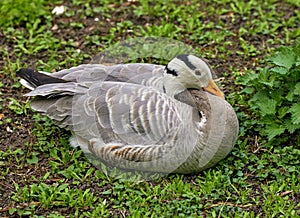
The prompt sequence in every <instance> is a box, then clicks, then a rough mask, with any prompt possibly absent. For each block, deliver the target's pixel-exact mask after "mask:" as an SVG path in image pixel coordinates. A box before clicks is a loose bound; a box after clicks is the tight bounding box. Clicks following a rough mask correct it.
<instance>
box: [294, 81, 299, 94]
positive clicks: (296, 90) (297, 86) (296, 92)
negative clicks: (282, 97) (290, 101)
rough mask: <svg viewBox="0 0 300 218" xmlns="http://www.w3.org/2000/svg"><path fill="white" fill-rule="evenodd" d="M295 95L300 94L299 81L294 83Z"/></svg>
mask: <svg viewBox="0 0 300 218" xmlns="http://www.w3.org/2000/svg"><path fill="white" fill-rule="evenodd" d="M294 94H295V95H300V82H298V83H296V85H295V89H294Z"/></svg>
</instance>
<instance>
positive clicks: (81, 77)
mask: <svg viewBox="0 0 300 218" xmlns="http://www.w3.org/2000/svg"><path fill="white" fill-rule="evenodd" d="M163 70H164V66H161V65H155V64H140V63H136V64H117V65H112V66H105V65H102V64H82V65H79V66H77V67H72V68H70V69H65V70H61V71H59V72H56V73H52V74H50V75H51V77H56V78H59V79H63V80H66V81H72V82H76V83H81V84H85V85H87V86H90V85H92V84H93V83H94V82H95V81H112V82H126V83H133V84H141V85H145V86H151V87H155V88H157V89H158V90H163V88H162V80H161V78H162V74H163Z"/></svg>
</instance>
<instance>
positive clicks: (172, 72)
mask: <svg viewBox="0 0 300 218" xmlns="http://www.w3.org/2000/svg"><path fill="white" fill-rule="evenodd" d="M165 72H166V73H167V74H171V75H173V76H178V73H177V72H176V71H175V70H170V69H169V68H168V66H166V68H165Z"/></svg>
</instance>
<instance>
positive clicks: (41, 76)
mask: <svg viewBox="0 0 300 218" xmlns="http://www.w3.org/2000/svg"><path fill="white" fill-rule="evenodd" d="M16 75H17V76H19V77H21V78H22V79H24V80H26V81H27V82H28V83H29V84H31V85H32V86H33V87H38V86H41V85H45V84H50V83H65V82H67V81H66V80H63V79H60V78H56V77H53V76H51V74H49V75H47V74H45V73H40V72H38V71H37V70H33V69H28V68H22V69H20V70H18V71H17V72H16Z"/></svg>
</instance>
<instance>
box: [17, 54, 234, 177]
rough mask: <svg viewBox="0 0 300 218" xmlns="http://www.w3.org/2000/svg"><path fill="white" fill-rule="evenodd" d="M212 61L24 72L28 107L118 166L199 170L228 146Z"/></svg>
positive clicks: (180, 59)
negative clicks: (213, 77)
mask: <svg viewBox="0 0 300 218" xmlns="http://www.w3.org/2000/svg"><path fill="white" fill-rule="evenodd" d="M211 73H212V70H211V68H210V66H209V65H208V64H207V63H206V62H205V61H204V60H202V59H201V58H198V57H196V56H193V55H179V56H177V57H175V58H174V59H172V60H171V61H170V62H169V63H168V64H167V66H161V65H155V64H117V65H113V66H104V65H101V64H85V65H80V66H77V67H73V68H70V69H66V70H62V71H59V72H56V73H51V74H50V73H45V72H37V71H34V70H31V69H21V70H19V71H18V72H17V75H18V76H20V77H21V78H23V79H22V80H21V83H22V84H23V85H25V86H26V87H28V88H29V89H31V90H32V91H31V92H29V93H28V94H26V96H34V97H35V98H34V99H33V100H32V102H31V107H32V108H33V109H34V110H36V111H39V112H42V113H44V114H46V115H47V116H48V117H50V118H51V119H52V120H53V121H54V122H55V123H57V124H58V125H59V126H60V127H63V128H66V129H68V130H71V131H72V133H73V136H72V137H71V140H70V142H71V145H72V146H80V147H81V149H82V150H83V151H84V152H85V153H88V154H92V155H93V156H95V157H96V158H98V159H99V161H101V162H104V163H106V164H108V165H113V166H117V167H118V168H122V169H133V170H141V171H150V172H163V173H170V172H176V173H196V172H199V171H201V170H203V169H206V168H208V167H211V166H213V165H215V164H216V163H217V162H218V161H220V160H221V159H223V158H224V157H225V156H227V154H228V153H229V152H230V151H231V149H232V147H233V146H234V144H235V142H236V139H237V135H238V121H237V117H236V114H235V112H234V110H233V108H232V107H231V106H230V105H229V104H228V103H227V102H226V101H225V100H224V95H223V93H222V92H221V91H220V89H219V88H218V87H217V86H216V84H215V83H214V81H213V80H212V74H211Z"/></svg>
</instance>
